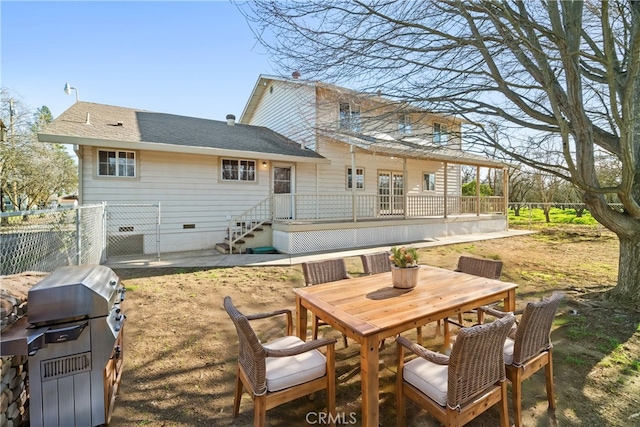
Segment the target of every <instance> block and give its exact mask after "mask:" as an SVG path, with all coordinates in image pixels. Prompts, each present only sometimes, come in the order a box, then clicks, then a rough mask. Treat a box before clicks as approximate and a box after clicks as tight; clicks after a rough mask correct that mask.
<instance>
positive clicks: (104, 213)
mask: <svg viewBox="0 0 640 427" xmlns="http://www.w3.org/2000/svg"><path fill="white" fill-rule="evenodd" d="M141 254H146V255H148V254H155V255H156V256H157V258H158V260H159V259H160V204H159V203H158V204H156V205H136V204H129V205H124V204H122V205H118V204H115V205H107V204H106V203H102V204H96V205H85V206H77V207H72V208H66V209H65V208H60V209H49V210H36V211H22V212H1V213H0V276H2V275H9V274H19V273H22V272H25V271H45V272H50V271H54V270H55V269H56V268H58V267H63V266H67V265H83V264H103V263H105V262H106V261H107V260H108V259H110V258H113V257H119V256H129V255H141Z"/></svg>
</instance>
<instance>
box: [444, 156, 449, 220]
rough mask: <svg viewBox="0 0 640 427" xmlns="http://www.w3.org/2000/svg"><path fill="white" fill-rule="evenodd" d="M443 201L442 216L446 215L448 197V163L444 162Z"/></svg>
mask: <svg viewBox="0 0 640 427" xmlns="http://www.w3.org/2000/svg"><path fill="white" fill-rule="evenodd" d="M443 165H444V189H443V191H444V203H443V208H444V217H445V218H446V217H447V206H448V205H447V200H448V199H449V186H448V182H449V172H448V169H449V163H447V162H444V163H443Z"/></svg>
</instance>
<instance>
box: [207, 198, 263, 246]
mask: <svg viewBox="0 0 640 427" xmlns="http://www.w3.org/2000/svg"><path fill="white" fill-rule="evenodd" d="M271 203H272V197H271V196H270V197H267V198H266V199H264V200H263V201H261V202H260V203H258V204H257V205H255V206H254V207H252V208H251V209H249V210H247V211H246V212H243V213H242V214H240V215H238V216H236V217H234V218H232V219H231V220H230V221H229V227H228V228H227V236H226V237H225V239H224V242H220V243H216V245H215V249H216V250H217V251H218V252H221V253H223V254H231V253H234V254H241V253H246V250H247V248H251V247H256V246H266V245H267V244H268V245H271V217H272V216H271ZM267 233H268V234H267ZM265 242H267V243H266V244H265Z"/></svg>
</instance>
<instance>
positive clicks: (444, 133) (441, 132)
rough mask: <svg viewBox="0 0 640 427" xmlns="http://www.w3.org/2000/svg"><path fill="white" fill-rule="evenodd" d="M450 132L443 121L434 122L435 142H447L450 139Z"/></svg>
mask: <svg viewBox="0 0 640 427" xmlns="http://www.w3.org/2000/svg"><path fill="white" fill-rule="evenodd" d="M448 132H449V129H447V126H446V125H443V124H441V123H434V124H433V142H434V143H435V144H446V143H447V141H448V139H449V138H448Z"/></svg>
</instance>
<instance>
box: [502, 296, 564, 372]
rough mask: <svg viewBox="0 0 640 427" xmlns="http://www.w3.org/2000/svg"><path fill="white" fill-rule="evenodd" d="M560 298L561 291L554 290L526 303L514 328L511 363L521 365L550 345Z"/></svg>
mask: <svg viewBox="0 0 640 427" xmlns="http://www.w3.org/2000/svg"><path fill="white" fill-rule="evenodd" d="M562 298H564V294H563V293H561V292H554V293H553V294H551V295H550V296H549V297H548V298H544V299H543V300H542V301H536V302H530V303H528V304H527V306H526V307H525V309H524V312H523V313H522V317H521V318H520V322H519V324H518V329H517V330H516V336H515V343H514V348H513V365H515V366H521V365H523V364H524V363H525V362H527V361H528V360H529V359H531V358H532V357H534V356H537V355H538V354H540V353H541V352H543V351H545V350H548V349H549V348H550V347H551V339H550V335H551V326H552V325H553V319H554V318H555V316H556V312H557V311H558V307H559V306H560V302H561V301H562Z"/></svg>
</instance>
